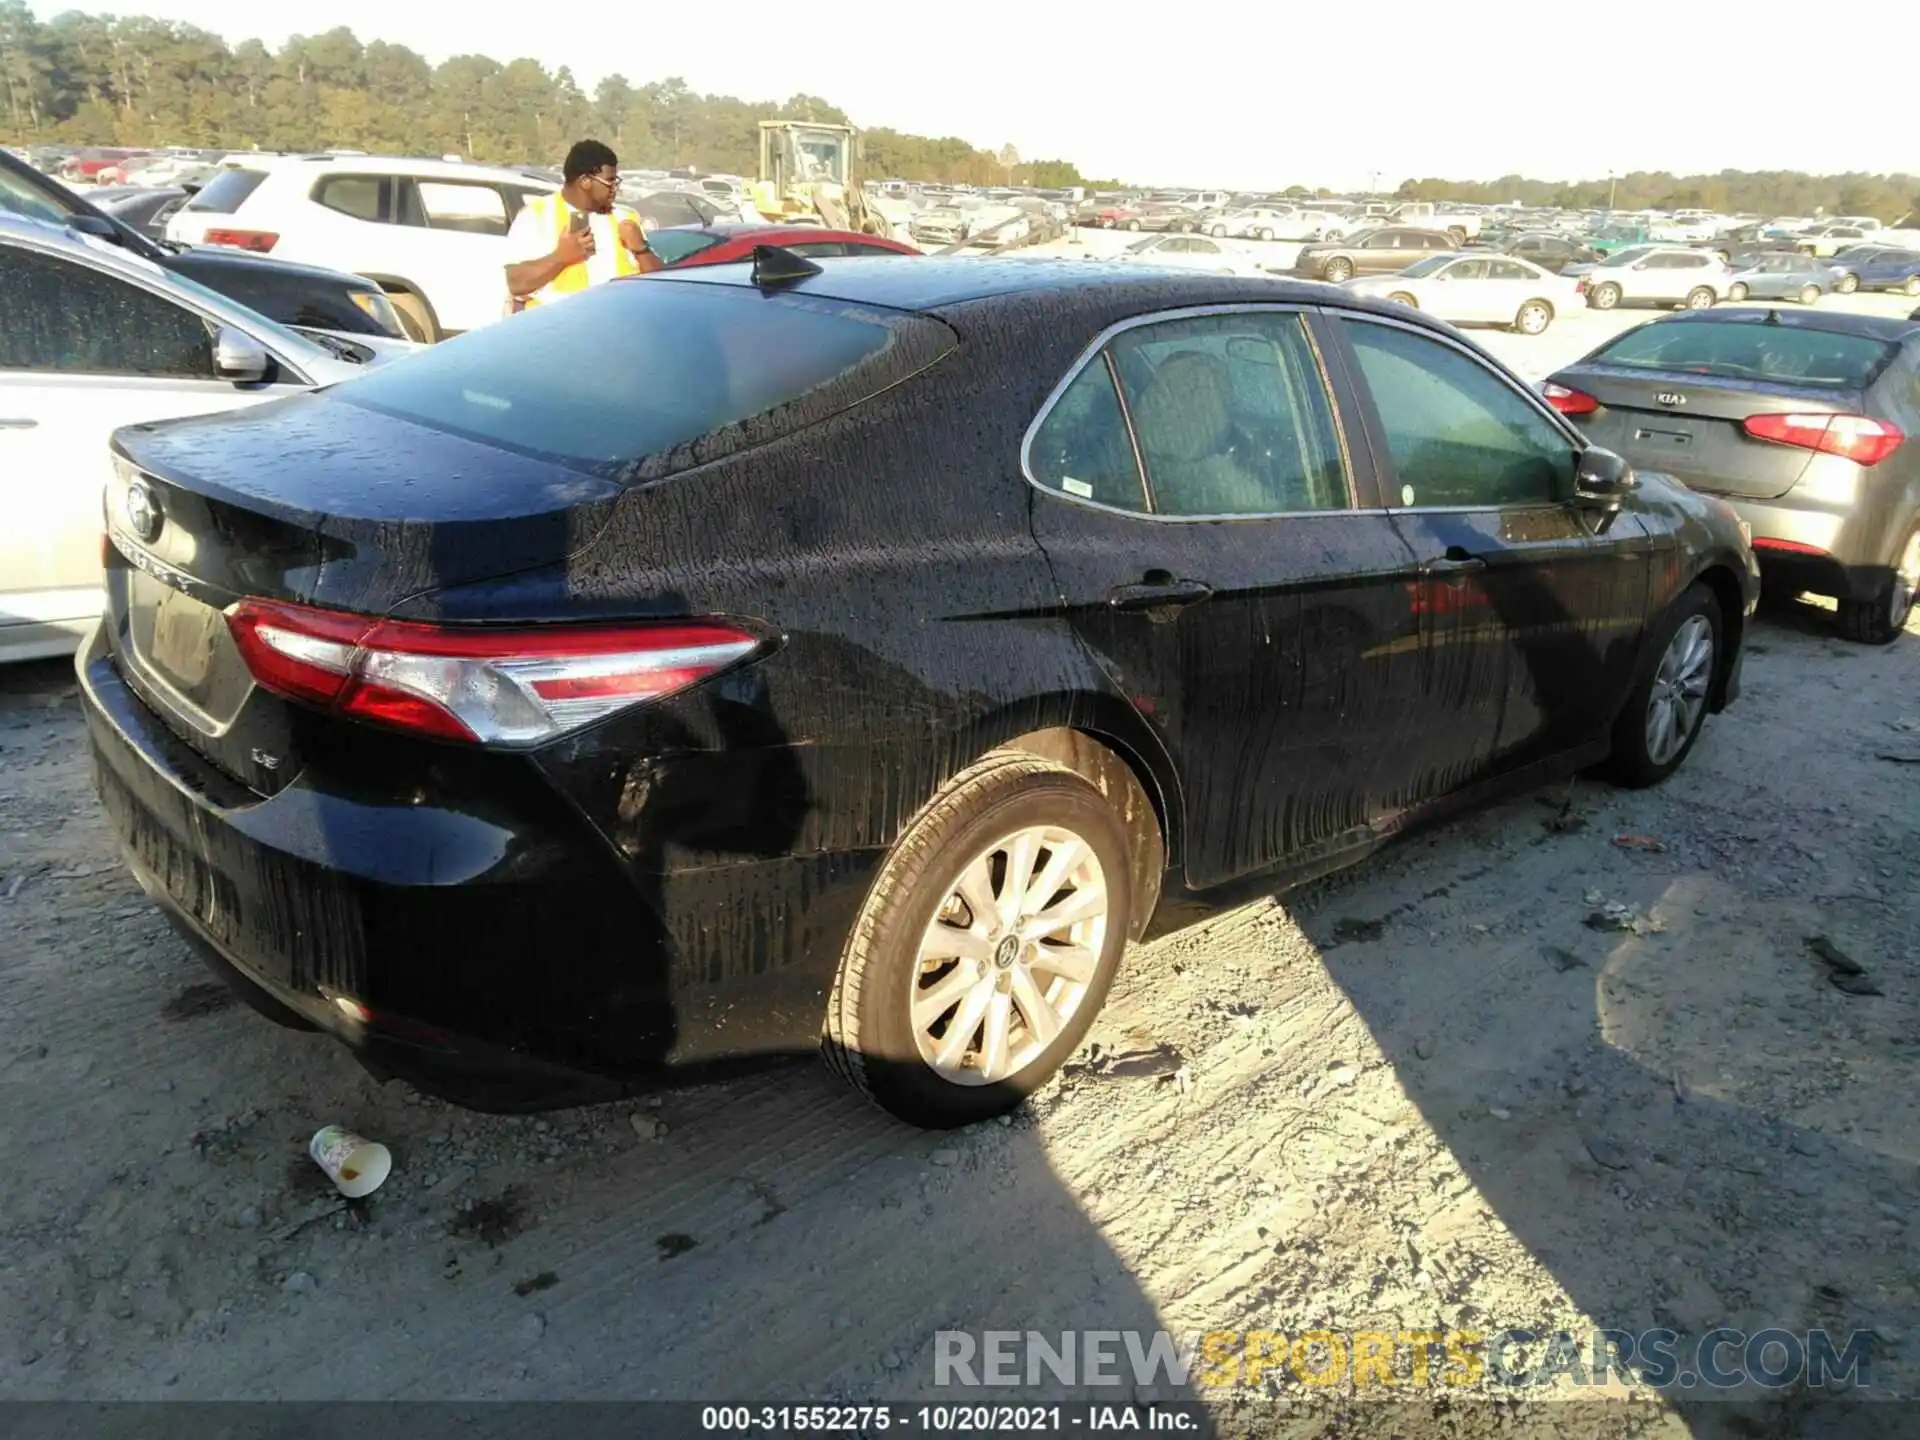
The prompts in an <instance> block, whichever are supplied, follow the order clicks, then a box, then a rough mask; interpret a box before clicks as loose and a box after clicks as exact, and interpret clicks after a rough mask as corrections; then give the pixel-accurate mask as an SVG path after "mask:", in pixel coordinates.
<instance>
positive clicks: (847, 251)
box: [647, 220, 921, 269]
mask: <svg viewBox="0 0 1920 1440" xmlns="http://www.w3.org/2000/svg"><path fill="white" fill-rule="evenodd" d="M756 245H778V246H781V247H782V248H783V249H787V250H791V251H792V252H793V253H794V254H796V255H802V256H807V257H809V258H813V259H819V258H822V257H825V256H830V255H918V254H920V253H921V252H920V251H918V250H916V249H914V248H913V246H911V245H903V244H902V243H901V242H900V241H898V240H889V239H887V238H885V237H884V236H880V235H862V234H860V233H858V232H857V231H853V230H828V229H825V228H824V227H822V226H819V225H774V224H761V225H752V224H748V223H747V222H746V221H744V220H742V221H721V222H717V223H715V224H712V225H674V226H671V227H668V228H663V229H659V230H653V231H649V232H648V234H647V246H648V248H649V249H651V250H652V251H653V253H654V254H656V255H658V256H659V257H660V258H661V260H662V261H664V262H665V263H666V265H667V266H668V267H669V268H671V269H678V268H681V267H684V266H688V265H725V264H727V263H728V262H729V261H733V260H751V259H752V258H753V247H754V246H756Z"/></svg>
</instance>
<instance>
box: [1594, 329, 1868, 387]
mask: <svg viewBox="0 0 1920 1440" xmlns="http://www.w3.org/2000/svg"><path fill="white" fill-rule="evenodd" d="M1895 349H1896V347H1895V346H1894V345H1892V344H1891V343H1889V342H1888V341H1885V340H1876V339H1873V338H1872V337H1871V336H1866V335H1845V334H1836V333H1834V332H1832V331H1827V330H1809V329H1801V328H1799V327H1797V326H1786V325H1765V324H1754V323H1752V322H1744V323H1734V322H1722V323H1715V322H1712V321H1698V322H1688V323H1685V324H1678V325H1662V324H1659V323H1657V322H1656V323H1654V324H1651V325H1643V326H1641V327H1640V328H1639V329H1638V330H1629V331H1628V332H1627V333H1626V334H1624V335H1622V336H1621V337H1620V338H1619V339H1617V340H1615V341H1614V342H1613V343H1612V344H1610V345H1605V346H1602V347H1601V348H1600V349H1599V350H1597V351H1595V352H1594V353H1593V355H1591V356H1590V357H1589V362H1590V363H1592V364H1596V365H1618V366H1622V367H1624V368H1627V369H1632V370H1674V371H1682V372H1685V373H1686V374H1689V375H1714V376H1720V377H1722V378H1724V379H1730V380H1775V381H1781V382H1785V383H1789V384H1794V385H1830V386H1834V387H1836V388H1840V389H1848V390H1857V389H1860V388H1862V387H1864V386H1867V385H1870V384H1872V383H1873V381H1874V380H1875V379H1876V378H1877V377H1878V376H1879V374H1880V372H1881V371H1882V370H1883V369H1885V368H1886V366H1887V364H1888V362H1890V361H1891V360H1892V359H1893V355H1894V351H1895Z"/></svg>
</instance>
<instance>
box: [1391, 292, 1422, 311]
mask: <svg viewBox="0 0 1920 1440" xmlns="http://www.w3.org/2000/svg"><path fill="white" fill-rule="evenodd" d="M1387 299H1388V300H1390V301H1391V302H1393V303H1394V304H1395V305H1404V306H1406V307H1407V308H1408V309H1409V310H1418V309H1419V308H1420V302H1419V301H1418V300H1416V299H1414V298H1413V296H1411V295H1409V294H1408V293H1407V292H1406V291H1404V290H1396V291H1394V292H1393V294H1391V295H1389V296H1387Z"/></svg>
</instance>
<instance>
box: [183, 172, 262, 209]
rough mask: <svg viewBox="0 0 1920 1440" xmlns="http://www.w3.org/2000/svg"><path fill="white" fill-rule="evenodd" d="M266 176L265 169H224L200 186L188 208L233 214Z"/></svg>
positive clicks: (188, 203)
mask: <svg viewBox="0 0 1920 1440" xmlns="http://www.w3.org/2000/svg"><path fill="white" fill-rule="evenodd" d="M266 178H267V172H266V171H264V170H247V169H241V168H234V169H223V170H221V171H220V173H219V174H217V175H215V176H214V177H213V178H212V179H211V180H209V181H207V183H206V184H205V185H203V186H201V187H200V193H199V194H198V195H196V196H194V197H193V199H191V200H189V201H188V202H187V209H189V210H198V211H201V212H203V213H205V214H208V215H231V214H233V213H234V211H236V210H238V209H239V208H240V207H241V206H242V205H243V204H245V203H246V200H247V197H248V196H249V195H251V194H253V192H254V191H256V190H258V189H259V188H260V185H261V182H263V181H264V180H265V179H266Z"/></svg>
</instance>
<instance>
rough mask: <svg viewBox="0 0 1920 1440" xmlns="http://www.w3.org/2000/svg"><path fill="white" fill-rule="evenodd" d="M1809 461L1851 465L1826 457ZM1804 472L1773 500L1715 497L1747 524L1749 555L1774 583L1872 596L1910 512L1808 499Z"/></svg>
mask: <svg viewBox="0 0 1920 1440" xmlns="http://www.w3.org/2000/svg"><path fill="white" fill-rule="evenodd" d="M1814 463H1815V464H1817V465H1818V464H1831V465H1850V462H1846V461H1839V460H1829V459H1827V458H1826V457H1821V458H1820V459H1819V460H1816V461H1815V462H1814ZM1850 468H1851V467H1850ZM1808 478H1811V477H1810V476H1809V477H1803V478H1802V481H1801V483H1800V484H1799V485H1797V486H1796V487H1795V488H1794V489H1793V490H1791V491H1789V492H1788V493H1787V494H1785V495H1782V496H1779V497H1778V498H1776V499H1773V500H1741V499H1735V498H1733V497H1731V496H1722V497H1720V498H1722V499H1724V500H1726V502H1727V503H1728V504H1729V505H1731V506H1732V507H1733V509H1734V512H1735V513H1736V514H1738V515H1739V516H1740V518H1741V519H1742V520H1745V521H1746V522H1747V524H1748V526H1749V527H1751V529H1752V531H1753V549H1754V555H1755V556H1756V557H1757V558H1758V560H1759V562H1760V566H1761V569H1762V571H1763V572H1764V573H1765V574H1767V575H1768V576H1770V577H1772V579H1773V580H1774V581H1775V582H1776V583H1784V584H1791V585H1792V586H1793V588H1794V589H1796V590H1810V591H1813V592H1814V593H1815V594H1819V595H1830V596H1833V597H1834V598H1836V599H1842V600H1866V599H1871V598H1872V597H1873V596H1874V594H1875V593H1876V592H1877V591H1878V590H1879V589H1880V587H1881V586H1882V585H1883V584H1885V582H1886V579H1887V576H1888V574H1889V573H1890V566H1891V564H1892V559H1893V552H1894V551H1895V550H1896V549H1898V546H1897V544H1896V543H1895V539H1896V536H1904V535H1905V533H1906V527H1907V526H1910V525H1911V524H1912V517H1911V516H1901V515H1895V514H1892V513H1888V512H1886V511H1885V510H1884V509H1883V507H1881V506H1877V505H1871V504H1869V505H1860V504H1844V505H1836V504H1829V503H1827V502H1823V501H1820V500H1816V499H1812V498H1810V497H1808V496H1807V495H1806V494H1805V493H1804V492H1806V491H1808V490H1809V489H1812V488H1814V487H1811V486H1809V485H1808V484H1807V479H1808ZM1862 488H1864V487H1862Z"/></svg>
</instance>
